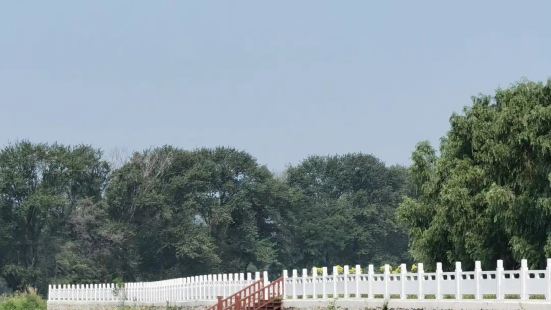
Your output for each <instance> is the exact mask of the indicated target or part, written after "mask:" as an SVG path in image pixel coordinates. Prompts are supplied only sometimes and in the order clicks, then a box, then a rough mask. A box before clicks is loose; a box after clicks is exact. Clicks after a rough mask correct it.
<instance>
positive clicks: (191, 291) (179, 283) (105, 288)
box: [48, 271, 268, 304]
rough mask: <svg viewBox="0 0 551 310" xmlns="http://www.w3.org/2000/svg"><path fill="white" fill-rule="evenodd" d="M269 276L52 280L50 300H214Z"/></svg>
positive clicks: (167, 301) (222, 275)
mask: <svg viewBox="0 0 551 310" xmlns="http://www.w3.org/2000/svg"><path fill="white" fill-rule="evenodd" d="M261 278H262V279H264V281H267V280H268V273H267V272H266V271H264V272H263V275H262V277H261V275H260V272H256V273H255V274H254V279H253V277H252V274H251V273H246V274H245V273H235V274H209V275H202V276H192V277H186V278H178V279H170V280H163V281H155V282H131V283H124V284H115V283H103V284H53V285H52V284H50V285H49V286H48V302H54V303H63V302H68V303H74V302H77V303H78V302H82V303H123V302H128V303H136V304H166V303H170V304H175V303H183V302H188V301H212V302H215V300H216V299H217V297H218V296H223V297H227V296H230V295H232V294H233V293H235V292H237V291H239V290H240V289H241V288H243V287H245V286H248V285H250V284H252V283H253V282H255V281H258V280H260V279H261Z"/></svg>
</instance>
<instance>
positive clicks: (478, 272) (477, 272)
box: [474, 260, 482, 300]
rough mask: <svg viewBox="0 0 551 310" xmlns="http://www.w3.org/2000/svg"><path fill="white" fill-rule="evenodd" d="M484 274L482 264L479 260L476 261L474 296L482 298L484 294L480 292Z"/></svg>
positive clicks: (478, 298)
mask: <svg viewBox="0 0 551 310" xmlns="http://www.w3.org/2000/svg"><path fill="white" fill-rule="evenodd" d="M481 274H482V264H481V263H480V261H479V260H477V261H475V262H474V281H475V295H474V298H475V299H477V300H482V294H481V293H480V276H481Z"/></svg>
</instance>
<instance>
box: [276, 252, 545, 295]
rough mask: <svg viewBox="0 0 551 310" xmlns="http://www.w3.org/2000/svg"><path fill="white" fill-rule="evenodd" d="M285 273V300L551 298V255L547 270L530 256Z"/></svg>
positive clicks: (316, 269) (358, 266)
mask: <svg viewBox="0 0 551 310" xmlns="http://www.w3.org/2000/svg"><path fill="white" fill-rule="evenodd" d="M283 276H284V278H285V285H284V288H285V293H284V295H285V296H284V298H285V299H327V298H345V299H346V298H368V299H374V298H384V299H389V298H399V299H417V300H424V299H425V298H427V299H436V300H441V299H455V300H461V299H475V300H482V299H485V300H486V299H496V300H498V301H499V300H504V299H505V298H507V299H515V298H517V299H520V300H528V299H532V298H538V299H542V297H543V296H544V297H543V298H545V300H546V301H547V302H549V301H551V259H548V260H547V268H546V269H545V270H529V269H528V263H527V261H526V260H524V259H523V260H522V261H521V267H520V269H519V270H504V269H503V261H501V260H498V261H497V268H496V270H492V271H483V270H482V268H481V264H480V262H478V261H477V262H476V263H475V270H474V271H463V270H462V269H461V263H460V262H458V263H456V264H455V271H452V272H443V271H442V264H441V263H438V264H437V265H436V272H425V271H424V270H423V264H418V270H417V272H407V270H406V265H405V264H402V265H401V266H400V273H391V272H390V267H389V265H385V267H384V273H375V272H374V268H373V265H369V266H368V268H367V273H362V271H361V266H360V265H356V266H355V272H354V274H350V273H349V267H348V266H344V272H342V274H339V273H338V271H337V267H333V270H332V274H331V275H329V274H328V270H327V267H323V268H321V275H319V274H318V268H315V267H314V268H312V271H311V273H310V274H308V270H307V269H302V275H300V276H299V275H298V273H297V270H296V269H294V270H292V274H291V277H289V275H288V271H287V270H284V271H283Z"/></svg>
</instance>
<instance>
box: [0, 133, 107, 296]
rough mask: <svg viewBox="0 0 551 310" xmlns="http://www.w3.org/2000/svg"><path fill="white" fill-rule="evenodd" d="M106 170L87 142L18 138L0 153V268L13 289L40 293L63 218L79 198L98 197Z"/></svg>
mask: <svg viewBox="0 0 551 310" xmlns="http://www.w3.org/2000/svg"><path fill="white" fill-rule="evenodd" d="M108 172H109V167H108V165H107V163H106V162H104V161H102V160H101V152H99V151H98V150H95V149H93V148H90V147H88V146H77V147H65V146H62V145H58V144H54V145H46V144H32V143H29V142H20V143H16V144H13V145H10V146H7V147H5V148H4V149H3V150H1V151H0V223H2V225H1V228H0V234H1V238H0V240H1V241H0V268H1V270H0V272H1V275H2V277H3V278H4V279H5V280H6V281H7V283H8V285H9V286H10V287H11V288H12V289H23V288H25V287H27V286H29V285H32V286H35V287H38V288H39V289H40V290H41V291H42V292H44V290H45V287H46V285H47V283H48V282H49V281H50V279H51V277H54V276H55V275H56V274H57V273H58V270H57V269H56V253H58V252H59V250H60V248H61V247H62V246H63V244H64V242H66V241H67V240H68V238H67V237H68V236H67V235H66V223H67V220H68V219H69V218H70V217H71V215H72V213H73V211H74V210H75V207H76V206H77V205H78V203H79V202H80V201H81V200H82V199H90V200H91V201H99V200H100V199H101V195H102V191H103V189H104V186H105V182H106V180H107V174H108Z"/></svg>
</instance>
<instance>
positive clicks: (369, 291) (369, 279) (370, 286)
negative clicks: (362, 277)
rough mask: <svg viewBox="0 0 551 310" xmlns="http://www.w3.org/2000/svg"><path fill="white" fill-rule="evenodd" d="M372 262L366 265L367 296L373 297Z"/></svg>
mask: <svg viewBox="0 0 551 310" xmlns="http://www.w3.org/2000/svg"><path fill="white" fill-rule="evenodd" d="M373 275H374V272H373V264H369V266H367V298H369V299H373V297H374V296H373Z"/></svg>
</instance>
